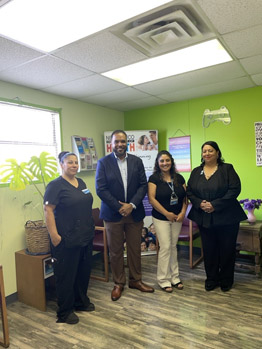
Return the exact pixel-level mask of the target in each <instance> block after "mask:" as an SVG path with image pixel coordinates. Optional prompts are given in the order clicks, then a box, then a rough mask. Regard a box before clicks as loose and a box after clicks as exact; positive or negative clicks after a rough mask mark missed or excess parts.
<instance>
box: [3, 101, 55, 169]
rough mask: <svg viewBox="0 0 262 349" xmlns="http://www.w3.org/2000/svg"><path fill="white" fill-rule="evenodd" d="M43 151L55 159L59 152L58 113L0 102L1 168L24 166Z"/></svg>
mask: <svg viewBox="0 0 262 349" xmlns="http://www.w3.org/2000/svg"><path fill="white" fill-rule="evenodd" d="M42 151H46V152H48V153H50V154H52V155H53V156H55V157H56V158H57V155H58V153H59V152H60V151H61V135H60V118H59V113H58V112H57V111H52V110H47V109H40V108H35V107H31V106H27V105H20V104H14V103H9V102H1V101H0V164H3V163H5V160H6V159H10V158H14V159H16V160H17V162H18V163H20V162H22V161H26V162H27V161H29V159H30V158H31V156H33V155H36V156H39V155H40V153H41V152H42Z"/></svg>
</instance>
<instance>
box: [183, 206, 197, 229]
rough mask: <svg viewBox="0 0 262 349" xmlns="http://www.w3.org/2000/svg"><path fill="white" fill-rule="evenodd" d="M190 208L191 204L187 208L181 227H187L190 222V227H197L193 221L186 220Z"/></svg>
mask: <svg viewBox="0 0 262 349" xmlns="http://www.w3.org/2000/svg"><path fill="white" fill-rule="evenodd" d="M191 207H192V204H191V203H189V204H188V206H187V210H186V215H185V218H184V220H183V226H189V225H190V222H192V227H195V228H196V227H197V224H196V223H195V222H193V221H191V220H190V219H189V218H187V216H188V214H189V211H190V210H191Z"/></svg>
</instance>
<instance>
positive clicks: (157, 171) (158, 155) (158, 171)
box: [154, 150, 177, 184]
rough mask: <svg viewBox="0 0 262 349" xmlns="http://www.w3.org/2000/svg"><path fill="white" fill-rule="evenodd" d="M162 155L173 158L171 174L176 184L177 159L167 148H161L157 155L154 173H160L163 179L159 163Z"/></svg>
mask: <svg viewBox="0 0 262 349" xmlns="http://www.w3.org/2000/svg"><path fill="white" fill-rule="evenodd" d="M162 155H167V156H168V157H169V158H170V159H171V168H170V175H171V178H172V179H173V182H174V184H176V173H177V171H176V164H175V161H174V159H173V157H172V155H171V154H170V153H169V152H168V151H167V150H161V151H160V152H159V153H158V154H157V157H156V160H155V166H154V173H156V174H158V176H159V178H160V179H161V180H162V181H163V176H162V172H161V170H160V167H159V164H158V161H159V159H160V158H161V156H162Z"/></svg>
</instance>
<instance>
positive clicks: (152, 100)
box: [110, 96, 169, 111]
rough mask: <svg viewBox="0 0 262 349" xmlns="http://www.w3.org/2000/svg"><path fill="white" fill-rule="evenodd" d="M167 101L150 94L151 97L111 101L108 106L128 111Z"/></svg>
mask: <svg viewBox="0 0 262 349" xmlns="http://www.w3.org/2000/svg"><path fill="white" fill-rule="evenodd" d="M167 103H169V102H168V101H165V100H163V99H161V98H157V97H153V96H151V97H147V98H142V99H137V100H133V101H126V102H120V103H113V104H112V105H111V106H110V107H111V108H114V109H116V110H119V111H128V110H134V109H140V108H146V107H153V106H156V105H161V104H167Z"/></svg>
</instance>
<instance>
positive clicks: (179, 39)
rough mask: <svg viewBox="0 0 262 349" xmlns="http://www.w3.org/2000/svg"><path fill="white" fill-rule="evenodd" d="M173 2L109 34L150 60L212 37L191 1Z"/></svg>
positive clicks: (126, 23)
mask: <svg viewBox="0 0 262 349" xmlns="http://www.w3.org/2000/svg"><path fill="white" fill-rule="evenodd" d="M173 3H174V2H173ZM175 3H176V4H175V5H173V6H170V3H169V6H168V7H166V8H163V7H162V8H161V10H159V9H158V10H157V11H155V12H154V10H152V11H151V12H150V13H147V15H142V16H140V17H136V18H135V19H134V18H133V19H131V20H130V21H129V22H124V23H121V24H119V25H117V26H115V27H114V29H113V30H112V33H113V34H115V35H117V36H118V37H119V38H121V39H122V40H124V41H126V42H128V43H129V44H130V45H132V46H134V47H135V48H136V49H138V50H139V51H140V52H142V53H144V54H146V55H147V56H150V57H152V56H156V55H159V54H163V53H166V52H170V51H175V50H177V49H180V48H183V47H187V46H191V45H193V44H196V43H198V42H202V41H204V40H207V39H210V38H213V37H215V34H214V33H212V31H211V30H210V29H209V27H208V25H207V24H206V23H205V22H204V21H203V19H202V18H201V16H202V15H201V16H200V15H199V14H198V13H197V11H196V9H195V8H194V6H193V5H192V3H191V2H188V1H183V2H182V1H180V2H178V1H176V2H175Z"/></svg>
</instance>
